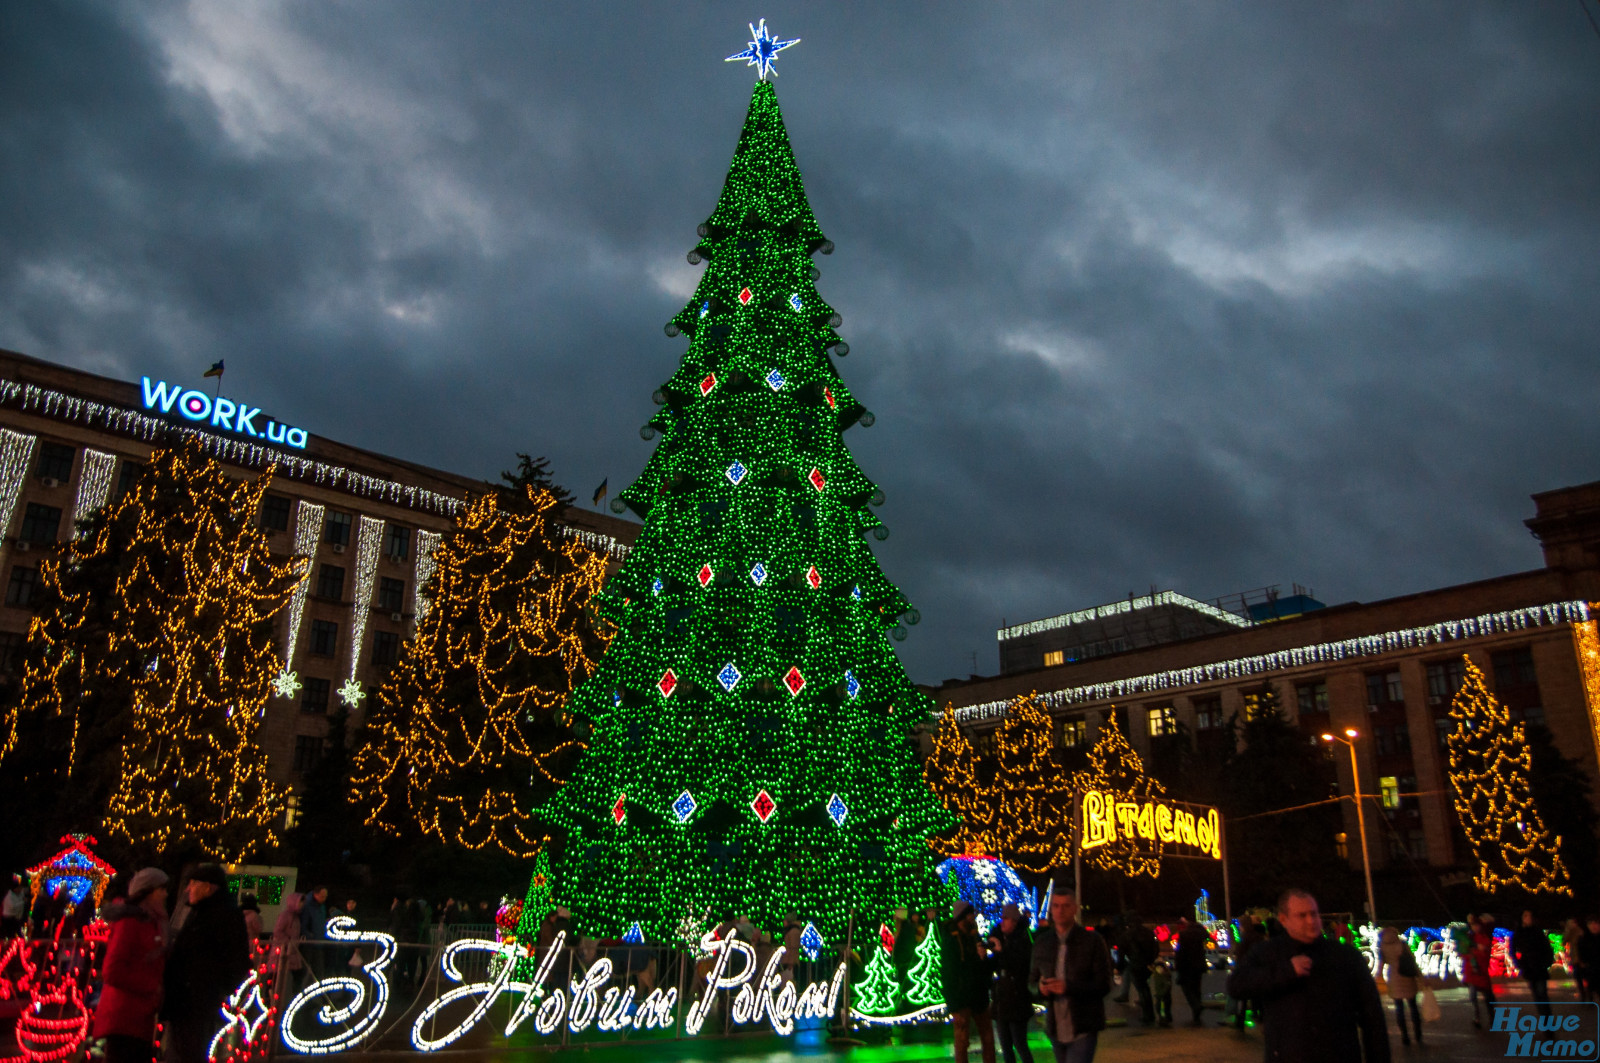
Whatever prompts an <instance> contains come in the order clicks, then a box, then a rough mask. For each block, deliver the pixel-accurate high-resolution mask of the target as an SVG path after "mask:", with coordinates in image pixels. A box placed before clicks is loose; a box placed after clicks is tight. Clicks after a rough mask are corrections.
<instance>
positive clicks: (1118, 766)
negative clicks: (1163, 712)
mask: <svg viewBox="0 0 1600 1063" xmlns="http://www.w3.org/2000/svg"><path fill="white" fill-rule="evenodd" d="M1073 785H1074V786H1076V787H1077V789H1078V790H1079V792H1080V793H1081V792H1086V791H1089V790H1098V791H1101V792H1110V793H1114V794H1117V795H1119V796H1121V797H1126V798H1129V799H1131V800H1133V801H1137V802H1139V803H1141V804H1142V803H1145V802H1148V801H1150V800H1151V799H1153V798H1157V797H1162V796H1165V794H1166V792H1167V790H1166V787H1164V786H1162V785H1161V783H1160V782H1158V781H1157V780H1156V779H1154V778H1152V777H1151V776H1150V775H1149V774H1148V773H1146V771H1145V769H1144V761H1143V760H1141V759H1140V758H1139V754H1138V751H1137V750H1135V749H1134V748H1133V747H1132V746H1130V745H1129V744H1128V740H1127V738H1125V737H1124V736H1123V734H1122V726H1121V724H1120V723H1119V721H1118V719H1117V712H1116V709H1115V708H1113V709H1112V710H1111V711H1110V712H1108V713H1107V714H1106V718H1105V722H1104V723H1102V724H1101V725H1100V734H1099V735H1098V736H1097V737H1096V739H1095V743H1094V747H1093V748H1092V749H1091V750H1090V751H1089V769H1088V770H1087V771H1082V772H1079V773H1077V774H1076V775H1075V776H1074V777H1073ZM1085 855H1086V857H1087V859H1088V861H1089V863H1090V864H1092V865H1094V866H1095V867H1098V868H1100V869H1102V870H1106V871H1120V872H1121V873H1122V874H1123V875H1126V876H1128V877H1130V878H1131V877H1133V876H1135V875H1149V876H1150V877H1151V878H1156V877H1158V876H1159V875H1160V874H1161V842H1159V841H1154V842H1152V841H1146V840H1143V839H1139V838H1128V837H1124V836H1123V835H1122V834H1121V833H1120V832H1119V834H1118V836H1117V840H1116V841H1113V842H1108V843H1106V844H1105V845H1100V846H1096V847H1095V848H1093V849H1089V850H1087V852H1086V854H1085Z"/></svg>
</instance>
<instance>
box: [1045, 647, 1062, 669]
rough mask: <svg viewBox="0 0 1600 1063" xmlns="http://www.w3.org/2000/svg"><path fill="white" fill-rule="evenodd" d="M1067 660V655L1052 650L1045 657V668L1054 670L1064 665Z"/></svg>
mask: <svg viewBox="0 0 1600 1063" xmlns="http://www.w3.org/2000/svg"><path fill="white" fill-rule="evenodd" d="M1065 659H1066V654H1065V653H1063V652H1062V651H1060V650H1051V651H1050V652H1049V653H1046V654H1045V655H1044V666H1045V667H1046V668H1054V667H1055V666H1056V665H1058V664H1061V663H1063V662H1064V661H1065Z"/></svg>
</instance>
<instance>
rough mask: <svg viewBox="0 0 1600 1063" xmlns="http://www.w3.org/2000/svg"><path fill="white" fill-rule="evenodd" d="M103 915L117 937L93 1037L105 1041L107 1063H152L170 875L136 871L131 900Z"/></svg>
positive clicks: (109, 943)
mask: <svg viewBox="0 0 1600 1063" xmlns="http://www.w3.org/2000/svg"><path fill="white" fill-rule="evenodd" d="M102 914H103V917H104V919H105V921H106V922H107V923H109V924H110V925H111V934H110V936H109V937H108V938H107V940H106V958H105V962H104V964H103V965H102V966H101V977H102V981H103V988H102V989H101V992H100V1003H99V1005H98V1006H97V1007H96V1008H95V1012H94V1025H93V1027H92V1029H91V1036H93V1037H95V1038H103V1039H104V1041H105V1046H106V1063H150V1061H151V1060H152V1059H153V1057H154V1055H155V1033H156V1008H157V1006H158V1005H159V1004H160V1002H161V975H162V969H163V967H164V965H165V953H164V950H163V947H162V946H163V944H164V942H163V941H162V931H163V930H164V929H165V928H166V921H167V873H166V872H165V871H162V870H161V869H160V868H159V867H146V868H142V869H141V870H139V871H137V872H135V873H134V875H133V877H132V878H131V879H130V880H129V881H128V896H127V898H126V899H125V900H119V901H113V902H112V903H111V904H109V905H107V906H106V908H105V911H104V912H103V913H102Z"/></svg>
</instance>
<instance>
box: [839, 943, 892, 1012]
mask: <svg viewBox="0 0 1600 1063" xmlns="http://www.w3.org/2000/svg"><path fill="white" fill-rule="evenodd" d="M879 933H880V934H882V933H883V931H881V930H880V931H879ZM870 947H871V949H872V958H871V959H870V960H868V961H867V969H866V972H865V974H864V975H863V977H862V979H861V984H860V985H858V986H856V987H855V988H854V989H853V990H852V991H851V994H852V998H853V999H852V1002H853V1004H854V1006H855V1009H856V1010H857V1011H859V1012H861V1013H862V1014H863V1015H893V1014H894V1010H895V1001H896V998H898V997H899V996H900V983H899V980H898V979H896V978H895V975H894V958H893V956H892V955H891V954H890V952H889V947H888V946H886V945H884V944H882V943H881V942H874V943H873V944H872V945H871V946H870Z"/></svg>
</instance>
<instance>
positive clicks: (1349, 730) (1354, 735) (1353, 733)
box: [1344, 727, 1361, 738]
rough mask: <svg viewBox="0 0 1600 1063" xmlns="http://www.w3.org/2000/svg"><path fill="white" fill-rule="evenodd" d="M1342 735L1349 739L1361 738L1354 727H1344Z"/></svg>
mask: <svg viewBox="0 0 1600 1063" xmlns="http://www.w3.org/2000/svg"><path fill="white" fill-rule="evenodd" d="M1344 733H1345V734H1347V735H1349V736H1350V737H1351V738H1359V737H1361V732H1360V731H1357V730H1356V729H1355V728H1354V727H1346V728H1345V729H1344Z"/></svg>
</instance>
